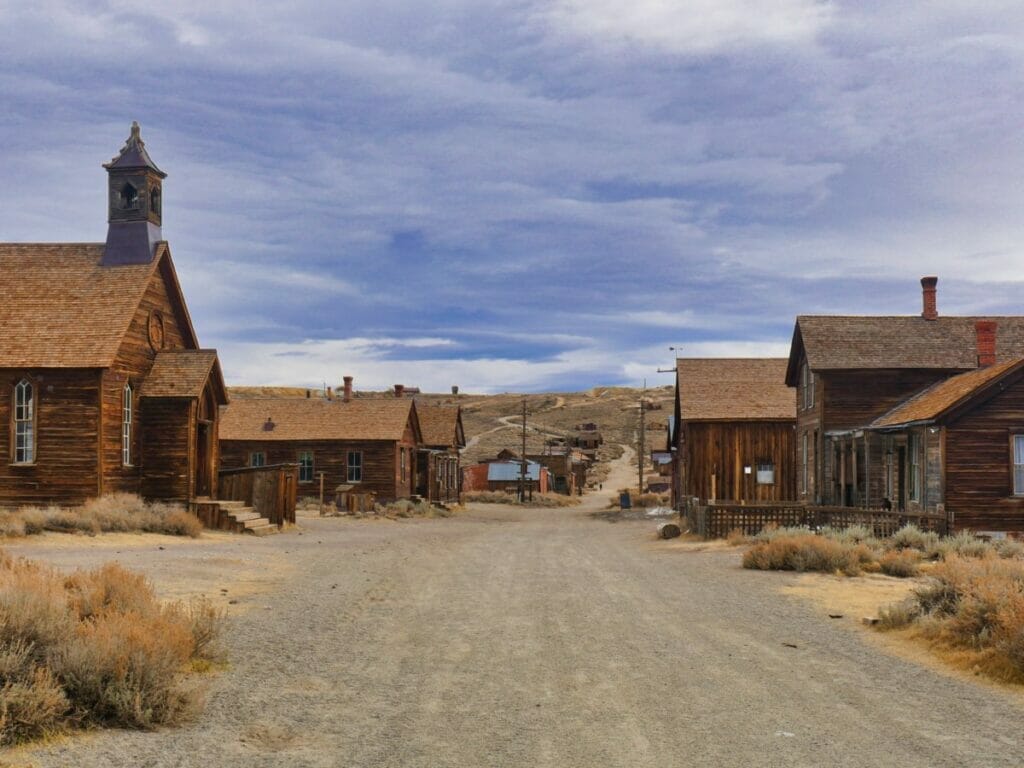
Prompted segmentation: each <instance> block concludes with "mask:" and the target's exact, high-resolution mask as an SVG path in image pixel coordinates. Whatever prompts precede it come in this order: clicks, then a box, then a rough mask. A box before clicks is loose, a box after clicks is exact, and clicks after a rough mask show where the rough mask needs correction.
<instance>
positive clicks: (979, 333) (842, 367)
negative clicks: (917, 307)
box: [786, 277, 1024, 509]
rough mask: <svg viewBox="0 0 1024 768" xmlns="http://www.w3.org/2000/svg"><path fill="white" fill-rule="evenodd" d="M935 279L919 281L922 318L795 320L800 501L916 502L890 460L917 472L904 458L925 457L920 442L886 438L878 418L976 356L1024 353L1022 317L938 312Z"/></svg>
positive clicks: (1006, 358) (791, 379)
mask: <svg viewBox="0 0 1024 768" xmlns="http://www.w3.org/2000/svg"><path fill="white" fill-rule="evenodd" d="M937 282H938V279H937V278H935V277H925V278H922V280H921V286H922V312H921V315H920V316H904V315H894V316H831V315H829V316H801V317H798V318H797V320H796V325H795V327H794V330H793V341H792V345H791V348H790V356H789V362H788V365H787V369H786V383H787V384H788V385H789V386H790V387H791V388H792V389H793V391H795V393H796V395H797V429H796V439H797V465H798V488H797V491H798V493H797V498H798V499H800V500H803V501H806V502H808V503H820V504H826V505H838V506H856V507H866V508H872V507H874V508H879V507H884V506H892V507H894V508H897V509H906V508H908V505H909V504H911V503H912V502H913V503H914V504H915V505H916V504H917V503H918V500H917V499H914V498H912V497H911V496H910V491H909V488H908V486H907V484H906V482H905V479H904V481H901V479H900V475H899V471H897V470H896V469H894V470H893V472H890V466H892V467H894V468H897V467H903V470H904V471H908V472H909V471H916V469H915V470H910V469H909V468H908V466H909V465H908V464H907V461H908V460H909V459H915V460H916V459H917V458H918V457H919V455H920V454H919V452H918V451H917V450H916V445H917V444H916V443H914V445H911V443H912V442H913V441H912V440H911V438H910V433H906V434H904V435H902V436H898V437H897V436H892V437H891V439H884V438H883V434H882V432H881V431H879V430H877V429H872V428H871V427H872V425H873V424H874V423H875V422H876V420H877V419H879V418H881V417H883V416H884V415H885V414H887V413H889V412H890V411H892V410H893V409H895V408H897V406H900V405H901V404H902V403H904V402H905V401H907V400H909V399H910V398H912V397H914V396H916V395H919V394H920V393H921V392H922V391H924V390H926V389H928V388H929V387H931V386H933V385H935V384H938V383H940V382H943V381H945V380H947V379H950V378H951V377H953V376H957V375H958V374H962V373H967V372H970V371H973V370H975V369H977V368H978V367H979V360H982V359H985V360H986V361H987V360H988V359H989V358H991V363H992V364H995V363H1006V362H1010V361H1012V360H1016V359H1018V358H1020V357H1024V317H1012V316H1011V317H964V316H942V315H939V313H938V309H937V297H936V288H937ZM986 367H987V366H986ZM891 426H894V425H891ZM1004 437H1005V435H1004ZM958 439H959V438H958ZM1006 439H1007V440H1008V438H1006ZM912 448H913V450H912ZM921 450H924V449H923V448H922V449H921ZM1004 463H1005V462H1004ZM1004 470H1005V468H1004ZM1005 471H1007V472H1008V471H1009V470H1005ZM894 472H895V474H894Z"/></svg>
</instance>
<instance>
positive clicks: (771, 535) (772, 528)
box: [754, 523, 813, 542]
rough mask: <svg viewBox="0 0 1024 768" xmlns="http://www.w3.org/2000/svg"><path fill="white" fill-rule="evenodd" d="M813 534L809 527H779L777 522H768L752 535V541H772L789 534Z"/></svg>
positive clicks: (789, 535) (786, 536)
mask: <svg viewBox="0 0 1024 768" xmlns="http://www.w3.org/2000/svg"><path fill="white" fill-rule="evenodd" d="M808 535H813V534H812V531H811V529H810V528H806V527H801V526H782V527H780V526H779V525H778V524H777V523H768V525H766V526H764V528H762V529H761V530H760V531H758V533H757V534H756V535H755V536H754V541H756V542H764V541H774V540H775V539H779V538H789V537H791V536H808Z"/></svg>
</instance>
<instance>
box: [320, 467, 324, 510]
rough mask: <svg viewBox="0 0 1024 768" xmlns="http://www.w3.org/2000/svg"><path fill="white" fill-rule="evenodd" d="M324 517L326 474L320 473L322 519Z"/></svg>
mask: <svg viewBox="0 0 1024 768" xmlns="http://www.w3.org/2000/svg"><path fill="white" fill-rule="evenodd" d="M323 516H324V473H323V472H321V473H320V517H323Z"/></svg>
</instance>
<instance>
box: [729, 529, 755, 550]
mask: <svg viewBox="0 0 1024 768" xmlns="http://www.w3.org/2000/svg"><path fill="white" fill-rule="evenodd" d="M725 541H726V543H727V544H728V545H729V546H730V547H740V546H743V545H744V544H748V543H749V542H750V537H749V536H747V534H746V531H744V530H743V529H742V528H733V529H732V530H731V531H729V533H728V535H727V536H726V537H725Z"/></svg>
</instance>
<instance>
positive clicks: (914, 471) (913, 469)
mask: <svg viewBox="0 0 1024 768" xmlns="http://www.w3.org/2000/svg"><path fill="white" fill-rule="evenodd" d="M907 454H908V458H909V465H910V466H909V475H910V476H909V477H908V478H907V482H908V484H909V485H910V500H911V501H920V500H921V436H920V435H910V438H909V439H908V440H907Z"/></svg>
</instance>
